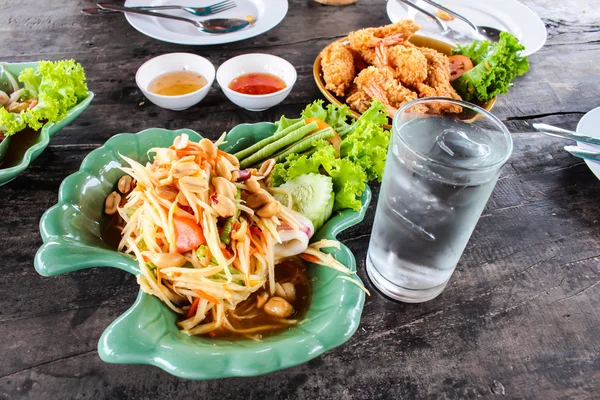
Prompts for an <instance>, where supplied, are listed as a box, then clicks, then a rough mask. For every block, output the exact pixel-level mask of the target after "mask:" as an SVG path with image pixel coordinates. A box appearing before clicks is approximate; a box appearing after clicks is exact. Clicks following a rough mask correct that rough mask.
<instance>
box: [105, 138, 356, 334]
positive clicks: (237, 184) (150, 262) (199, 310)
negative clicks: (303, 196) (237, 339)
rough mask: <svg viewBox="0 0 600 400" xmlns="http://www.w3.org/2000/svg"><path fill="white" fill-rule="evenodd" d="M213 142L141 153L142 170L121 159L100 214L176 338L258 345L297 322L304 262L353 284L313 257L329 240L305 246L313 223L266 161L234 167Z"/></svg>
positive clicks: (302, 305) (336, 265) (327, 259)
mask: <svg viewBox="0 0 600 400" xmlns="http://www.w3.org/2000/svg"><path fill="white" fill-rule="evenodd" d="M222 142H223V138H222V139H220V140H219V141H217V142H216V143H212V142H211V141H210V140H208V139H202V140H201V141H200V142H198V143H196V142H193V141H192V140H190V139H189V137H188V135H185V134H182V135H180V136H178V137H177V138H176V139H175V140H174V142H173V144H172V145H171V146H170V147H168V148H153V149H151V150H150V151H149V154H152V155H153V157H152V162H149V163H147V164H146V165H142V164H140V163H139V162H137V161H135V160H132V159H130V158H128V157H125V156H121V157H122V158H123V160H124V161H125V162H126V163H127V164H128V167H123V168H122V170H123V171H124V172H125V173H126V174H127V175H124V176H123V177H122V178H121V179H120V180H119V182H118V185H117V186H118V187H117V190H116V191H115V192H113V193H111V194H110V195H109V196H108V198H107V199H106V202H105V206H106V208H105V212H106V213H107V214H109V215H112V216H113V220H112V221H113V222H114V225H113V227H114V226H117V227H118V229H119V231H120V239H119V242H118V245H117V247H118V250H120V251H124V252H126V253H129V254H131V255H133V256H134V257H135V259H136V260H137V262H138V264H139V272H140V273H139V275H138V276H137V282H138V283H139V285H140V287H141V288H142V290H143V291H144V292H146V293H148V294H151V295H153V296H156V297H157V298H159V299H160V300H161V301H162V302H164V303H165V304H166V305H167V306H168V307H169V308H170V309H171V310H173V311H174V312H176V313H177V314H179V315H180V316H181V317H180V319H179V321H178V325H179V327H180V329H181V330H182V331H183V332H185V333H188V334H190V335H203V334H208V335H210V336H212V337H215V336H225V337H231V336H232V334H234V335H233V336H236V335H237V336H247V337H251V338H254V339H260V338H261V337H262V336H263V334H265V333H269V332H273V331H277V330H280V329H283V328H285V327H287V326H291V325H294V324H296V323H298V322H299V321H300V318H301V316H302V312H303V310H305V309H306V304H307V302H308V298H309V291H310V288H309V286H310V285H309V282H308V278H307V274H306V264H307V263H306V262H305V261H309V262H310V263H313V264H319V265H322V266H326V267H329V268H333V269H335V270H337V271H339V272H340V273H342V274H343V276H344V278H346V279H349V280H351V281H352V282H354V283H356V284H357V285H359V286H360V287H361V288H362V285H361V284H360V283H359V282H358V281H355V280H354V279H353V278H351V277H350V275H352V274H353V272H352V271H350V270H349V269H348V268H347V267H345V266H344V265H342V264H341V263H340V262H338V261H337V260H336V259H335V258H334V257H333V256H332V255H330V254H327V253H324V252H322V251H321V250H322V249H323V248H327V247H337V248H339V242H337V241H333V240H321V241H317V242H315V243H312V244H309V240H310V238H311V237H312V235H313V234H314V231H315V228H314V225H313V223H312V222H311V220H310V219H309V218H307V217H306V216H304V215H302V214H301V213H299V212H297V211H295V210H293V209H292V208H291V196H290V194H289V193H288V192H286V190H285V189H281V188H275V187H272V186H270V184H269V181H270V180H271V178H270V175H271V172H272V171H273V167H274V166H275V160H274V159H272V158H270V159H267V160H265V161H264V162H262V163H261V164H260V165H258V166H257V168H254V167H248V168H243V167H241V166H240V162H239V161H238V159H237V158H236V157H235V156H233V155H232V154H228V153H226V152H224V151H222V150H219V149H218V146H219V144H221V143H222ZM276 195H277V196H278V197H279V198H282V199H284V200H283V202H282V201H279V200H277V199H276V198H275V196H276ZM280 196H283V197H280ZM115 221H116V222H115ZM276 269H277V271H276ZM363 289H364V288H363ZM253 322H254V323H253Z"/></svg>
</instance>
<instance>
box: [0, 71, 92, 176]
mask: <svg viewBox="0 0 600 400" xmlns="http://www.w3.org/2000/svg"><path fill="white" fill-rule="evenodd" d="M37 66H38V63H36V62H28V63H13V64H10V63H5V64H4V68H5V69H6V70H8V72H10V73H11V75H13V76H14V77H15V78H16V77H18V76H19V74H20V73H21V71H23V70H24V69H25V68H37ZM4 82H8V80H7V78H6V76H5V75H4V73H2V74H0V88H1V87H3V84H4ZM93 98H94V93H92V92H88V94H87V97H86V98H85V99H83V100H82V101H81V102H79V104H77V105H76V106H75V107H73V108H72V109H71V110H69V113H68V115H67V116H66V118H65V119H63V120H61V121H58V122H56V123H52V124H46V125H44V126H43V127H42V131H41V133H40V137H39V139H38V141H37V142H36V143H35V144H34V145H33V146H31V147H30V148H29V149H27V151H26V152H25V154H24V155H23V159H22V160H21V162H20V163H19V164H17V165H15V166H13V167H10V168H1V167H0V186H2V185H5V184H7V183H8V182H10V181H12V180H13V179H15V178H16V177H17V175H19V174H20V173H21V172H23V171H24V170H25V169H26V168H27V167H29V164H31V162H32V161H33V160H35V159H36V158H37V157H38V156H39V155H40V154H42V151H44V150H45V149H46V147H48V144H49V143H50V137H51V136H52V135H54V134H55V133H57V132H58V131H60V130H61V129H62V128H64V127H65V126H67V125H69V124H70V123H71V122H73V120H74V119H75V118H77V116H78V115H79V114H81V113H82V112H83V110H85V109H86V107H87V106H88V105H89V104H90V103H91V101H92V99H93ZM17 135H18V133H17ZM8 139H10V137H9V138H8ZM9 145H10V140H7V139H4V140H3V141H2V142H1V143H0V161H1V160H2V159H3V158H4V155H5V154H6V151H8V149H9Z"/></svg>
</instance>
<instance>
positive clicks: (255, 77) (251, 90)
mask: <svg viewBox="0 0 600 400" xmlns="http://www.w3.org/2000/svg"><path fill="white" fill-rule="evenodd" d="M285 87H286V85H285V82H284V81H283V80H282V79H281V78H279V77H278V76H275V75H273V74H267V73H264V72H253V73H251V74H245V75H240V76H238V77H237V78H235V79H234V80H232V81H231V83H230V84H229V89H231V90H233V91H234V92H238V93H243V94H254V95H260V94H271V93H275V92H279V91H280V90H282V89H285Z"/></svg>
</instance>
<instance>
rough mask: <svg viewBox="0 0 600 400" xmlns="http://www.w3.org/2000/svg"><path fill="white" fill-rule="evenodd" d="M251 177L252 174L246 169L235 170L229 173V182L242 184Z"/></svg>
mask: <svg viewBox="0 0 600 400" xmlns="http://www.w3.org/2000/svg"><path fill="white" fill-rule="evenodd" d="M251 176H252V174H251V173H250V171H248V170H247V169H242V170H240V169H235V170H233V171H231V181H232V182H243V181H246V180H248V179H250V177H251Z"/></svg>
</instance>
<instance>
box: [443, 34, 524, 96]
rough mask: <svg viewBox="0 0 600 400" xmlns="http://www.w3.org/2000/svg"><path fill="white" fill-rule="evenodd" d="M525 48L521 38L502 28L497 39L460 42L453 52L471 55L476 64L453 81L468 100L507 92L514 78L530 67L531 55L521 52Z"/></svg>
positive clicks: (459, 92) (455, 86) (458, 90)
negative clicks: (502, 30)
mask: <svg viewBox="0 0 600 400" xmlns="http://www.w3.org/2000/svg"><path fill="white" fill-rule="evenodd" d="M524 49H525V47H524V46H523V45H522V44H520V43H519V41H518V40H517V38H515V37H514V36H513V35H511V34H510V33H508V32H502V33H501V34H500V40H499V41H498V42H497V43H493V44H491V43H490V42H488V41H482V42H473V43H471V44H470V45H467V46H461V45H458V48H457V49H456V50H454V51H453V54H461V55H464V56H467V57H469V58H470V59H471V60H472V61H473V64H474V65H475V66H474V68H473V69H472V70H470V71H468V72H466V73H464V74H463V75H461V76H460V78H458V79H457V80H455V81H454V82H452V85H453V86H454V88H455V89H456V91H457V92H458V94H460V96H461V97H462V98H463V100H466V101H473V100H479V101H488V100H490V99H491V98H493V97H494V96H497V95H500V94H505V93H507V92H508V89H509V88H510V86H511V85H512V81H513V80H514V79H515V78H516V77H517V76H518V75H523V74H524V73H525V72H527V71H528V70H529V61H528V58H527V57H524V56H521V55H520V51H522V50H524Z"/></svg>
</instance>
